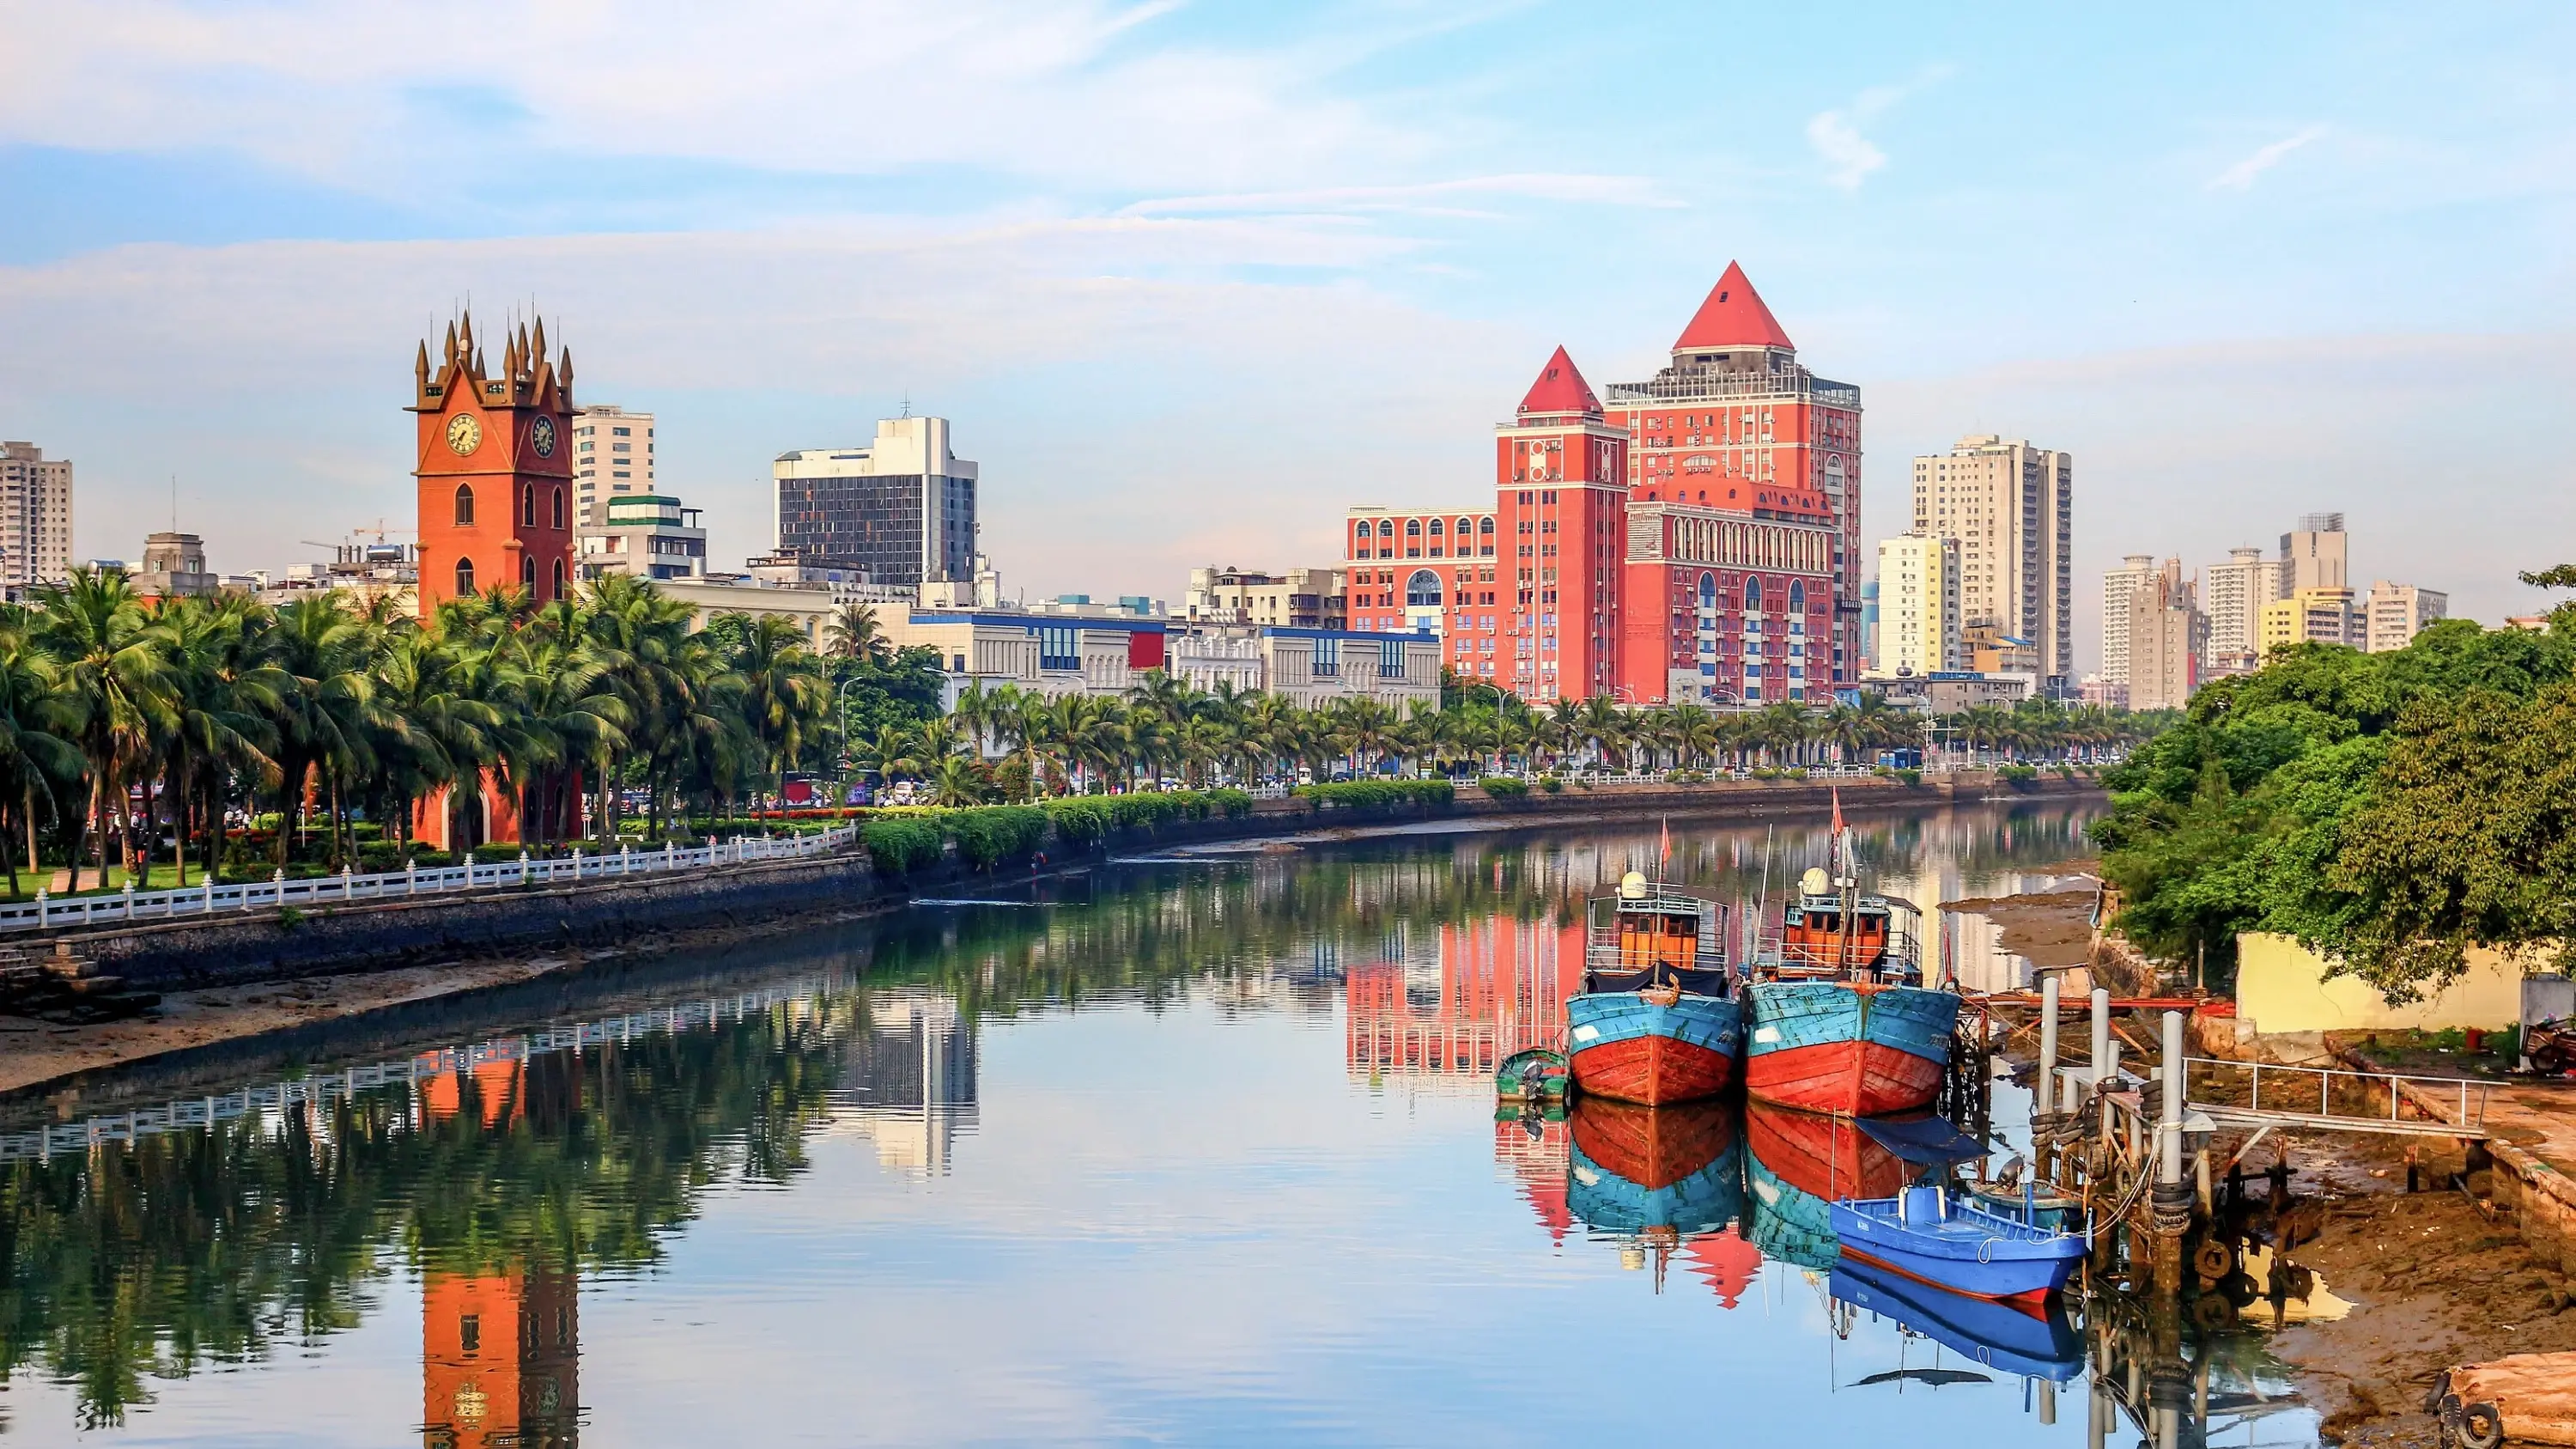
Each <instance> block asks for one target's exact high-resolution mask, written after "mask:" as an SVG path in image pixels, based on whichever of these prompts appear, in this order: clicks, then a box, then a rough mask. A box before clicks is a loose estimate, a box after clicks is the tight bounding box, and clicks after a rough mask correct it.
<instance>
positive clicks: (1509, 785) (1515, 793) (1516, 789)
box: [1476, 775, 1529, 800]
mask: <svg viewBox="0 0 2576 1449" xmlns="http://www.w3.org/2000/svg"><path fill="white" fill-rule="evenodd" d="M1476 787H1477V788H1478V789H1480V790H1483V791H1484V792H1485V793H1486V794H1488V795H1491V796H1493V797H1494V798H1495V799H1497V800H1518V799H1521V798H1523V797H1525V796H1527V795H1528V794H1529V781H1527V780H1522V779H1516V778H1514V777H1512V776H1510V775H1487V776H1485V777H1484V778H1483V779H1481V780H1478V781H1477V782H1476Z"/></svg>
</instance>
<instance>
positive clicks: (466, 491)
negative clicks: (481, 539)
mask: <svg viewBox="0 0 2576 1449" xmlns="http://www.w3.org/2000/svg"><path fill="white" fill-rule="evenodd" d="M473 521H474V488H473V486H472V485H471V484H466V483H459V484H457V485H456V524H457V527H459V528H462V527H464V526H465V525H467V524H470V523H472V522H473ZM458 567H460V568H466V567H467V566H466V565H462V564H460V565H458ZM468 571H469V572H470V571H471V570H470V569H469V570H468Z"/></svg>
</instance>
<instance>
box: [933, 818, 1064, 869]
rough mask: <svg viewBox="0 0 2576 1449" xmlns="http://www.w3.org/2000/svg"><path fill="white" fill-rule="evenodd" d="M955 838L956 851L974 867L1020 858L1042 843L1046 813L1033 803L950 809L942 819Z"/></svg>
mask: <svg viewBox="0 0 2576 1449" xmlns="http://www.w3.org/2000/svg"><path fill="white" fill-rule="evenodd" d="M942 823H943V824H945V825H946V826H947V828H948V833H949V834H951V835H953V836H955V837H956V838H957V853H958V854H959V855H962V856H964V857H965V858H966V859H967V860H968V862H970V863H971V864H973V865H974V866H975V868H976V869H978V870H991V869H992V868H993V867H994V866H996V865H999V864H1001V863H1002V862H1003V861H1006V860H1024V859H1026V858H1028V857H1029V856H1030V855H1032V854H1034V853H1035V852H1036V850H1037V848H1038V847H1039V846H1040V845H1041V844H1043V843H1045V841H1046V833H1047V813H1046V812H1045V811H1044V810H1041V809H1039V808H1038V807H1036V806H1034V805H979V806H975V807H974V808H972V809H967V810H952V811H950V812H949V813H948V817H947V819H946V820H945V821H943V822H942Z"/></svg>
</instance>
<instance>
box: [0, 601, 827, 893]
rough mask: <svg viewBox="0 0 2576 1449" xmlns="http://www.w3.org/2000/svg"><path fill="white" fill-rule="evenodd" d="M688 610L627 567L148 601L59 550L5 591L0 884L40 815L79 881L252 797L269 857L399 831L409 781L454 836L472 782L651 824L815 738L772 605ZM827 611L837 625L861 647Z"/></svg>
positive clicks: (192, 839) (13, 870)
mask: <svg viewBox="0 0 2576 1449" xmlns="http://www.w3.org/2000/svg"><path fill="white" fill-rule="evenodd" d="M691 617H692V616H691V612H690V610H689V608H688V606H686V605H684V604H681V603H679V602H677V601H675V600H672V599H670V598H667V597H665V596H664V595H662V594H661V593H659V592H658V591H657V590H656V589H654V588H653V586H652V585H651V584H650V583H649V582H642V581H637V580H634V579H629V578H623V577H613V578H609V579H604V580H602V581H601V582H600V583H599V584H597V585H596V586H595V587H593V588H592V589H591V590H590V591H589V592H588V593H587V594H585V596H584V597H583V598H582V599H580V600H579V601H578V602H575V601H570V600H561V601H557V602H554V603H550V604H546V605H543V606H537V605H534V604H532V603H531V602H530V601H529V599H528V598H527V596H526V595H525V594H523V593H521V592H519V591H517V590H515V589H509V588H495V589H493V590H492V591H491V592H489V593H485V594H480V595H472V596H468V597H465V598H461V599H456V600H453V601H450V602H447V603H444V604H442V605H440V606H439V607H438V609H437V610H436V611H435V613H434V614H433V616H432V617H431V618H429V619H428V620H426V621H423V620H420V619H418V618H416V617H414V616H413V614H412V612H411V609H410V604H409V601H408V599H407V598H404V597H401V596H394V597H387V598H380V599H377V600H374V601H373V602H371V603H369V604H367V605H364V606H356V605H352V604H350V603H348V602H345V601H344V600H343V598H342V597H341V596H339V595H337V594H334V593H329V592H323V593H317V594H315V595H314V596H312V597H310V598H305V599H299V600H296V601H294V602H291V603H287V604H284V605H282V606H277V607H270V606H268V605H266V604H263V603H261V602H259V601H258V600H256V599H255V598H252V597H250V596H248V595H244V594H238V593H228V594H221V595H215V596H211V597H205V598H177V599H169V600H147V599H145V598H143V597H141V596H140V595H138V594H137V593H136V592H135V591H134V589H133V587H132V586H131V584H130V583H129V582H128V581H127V580H126V579H125V577H124V576H123V575H121V574H119V573H116V572H114V571H106V572H91V571H88V570H75V571H74V572H73V574H72V576H71V577H70V579H69V580H68V581H67V582H65V583H62V584H59V585H55V586H51V587H47V588H45V589H42V590H40V591H39V592H38V593H37V595H36V597H35V599H34V601H33V602H32V603H31V604H27V605H10V606H5V607H0V816H5V817H6V819H7V823H8V824H9V825H10V826H13V827H15V828H14V829H12V830H10V832H9V838H10V840H11V846H12V848H9V849H6V850H0V858H5V859H6V861H7V864H8V875H9V879H10V888H11V889H12V890H13V891H14V890H16V889H17V888H18V881H17V873H18V865H19V862H20V859H21V858H22V856H23V859H24V862H25V864H26V866H27V867H28V868H29V869H30V870H34V869H37V868H38V861H39V859H40V858H41V856H42V854H43V853H44V852H42V851H41V850H40V844H39V837H40V835H41V834H42V833H43V832H45V831H47V830H50V831H52V832H53V834H54V837H55V839H56V841H57V843H58V855H57V858H67V859H68V860H69V861H70V863H71V871H72V874H71V881H70V884H71V887H72V888H73V889H79V888H80V886H81V872H82V868H83V866H84V864H88V865H90V866H92V867H93V868H94V875H93V882H94V883H96V884H104V883H105V882H106V880H107V878H108V871H109V865H110V861H111V859H119V860H121V861H122V863H123V865H124V868H125V869H126V871H127V872H128V874H129V877H131V876H133V875H136V874H138V873H141V872H144V871H147V870H148V869H149V868H150V864H151V857H152V855H153V853H154V851H155V848H156V843H157V842H158V841H159V840H160V838H161V836H162V833H163V830H164V829H167V831H168V832H169V834H170V836H171V837H172V838H173V841H174V845H173V856H174V861H173V863H174V864H175V865H176V866H177V868H178V873H179V875H180V876H181V877H183V878H184V875H185V872H186V868H187V864H188V861H189V858H190V856H191V855H192V854H193V855H194V856H195V857H196V858H197V860H198V861H199V863H200V864H207V863H214V864H218V865H220V863H221V862H222V860H223V856H224V853H225V850H224V847H225V843H226V838H227V837H226V830H227V825H228V823H230V822H234V821H237V820H240V819H242V818H243V817H247V816H251V815H253V814H254V813H255V812H258V811H260V810H262V809H265V810H267V811H270V812H273V813H274V814H275V816H276V817H277V827H276V831H275V839H274V841H273V842H272V843H271V849H272V850H273V852H274V857H275V860H276V862H277V864H278V865H280V866H283V865H284V864H285V863H286V861H287V860H288V858H289V837H290V836H297V837H301V838H304V839H307V840H310V839H311V837H312V835H313V834H314V833H315V832H321V833H324V834H326V835H327V843H328V853H329V857H330V860H331V862H332V863H333V864H334V865H335V866H336V865H337V864H339V863H340V862H341V861H342V860H343V859H345V858H346V857H347V856H348V855H349V854H350V853H352V852H353V850H354V848H355V845H356V831H355V830H354V828H353V826H354V824H355V822H357V821H358V820H360V819H362V818H363V819H366V820H373V821H378V822H382V829H383V832H384V834H385V836H386V837H387V838H389V839H393V840H396V841H398V842H407V841H408V838H409V829H410V825H411V822H412V819H413V815H414V811H415V808H416V807H419V806H420V805H421V804H422V802H424V801H435V800H440V799H443V800H445V801H446V802H447V805H448V808H449V809H450V810H452V811H453V812H455V813H454V816H453V817H452V819H453V822H454V833H455V834H456V835H459V836H462V837H463V838H467V839H471V838H473V837H474V836H475V835H476V834H477V833H478V831H479V828H480V826H481V823H482V811H483V808H484V804H483V801H484V797H485V794H486V789H487V786H488V788H489V791H490V792H491V793H492V794H493V795H495V796H496V797H497V798H498V799H499V800H500V801H501V803H502V805H503V808H506V809H509V810H512V811H515V812H516V813H517V815H518V817H519V819H520V828H521V833H522V836H523V838H525V839H528V840H532V841H540V842H542V841H549V840H563V839H570V838H573V837H575V836H577V835H579V834H581V833H582V832H583V831H584V830H585V828H588V829H595V830H597V831H598V832H600V833H601V834H602V835H603V837H605V835H606V834H607V833H609V832H611V831H613V830H614V829H615V828H616V816H617V798H616V788H615V787H616V786H617V785H619V784H620V783H624V784H626V785H629V786H638V787H641V788H643V789H645V790H646V791H648V792H649V807H648V808H649V811H650V814H651V818H652V819H653V821H654V823H655V824H656V825H657V826H667V823H668V821H669V820H670V818H671V813H672V811H673V810H674V809H676V808H679V807H681V806H684V805H686V806H707V807H710V808H711V807H712V806H714V805H715V804H717V803H719V802H725V801H731V800H734V799H737V798H739V796H740V795H741V794H742V792H743V791H744V790H745V789H746V788H747V787H751V788H756V787H757V786H758V785H759V784H760V783H761V782H763V781H767V780H774V779H776V777H777V776H778V774H779V772H780V771H782V770H784V769H788V768H792V767H794V765H795V764H796V763H797V762H798V759H799V757H800V756H801V755H803V754H805V753H806V752H808V751H809V750H812V749H813V748H815V747H816V746H818V745H819V744H821V743H823V742H824V741H823V737H824V734H825V732H826V731H828V729H829V723H830V721H829V714H830V709H829V701H830V693H831V691H830V687H829V684H828V682H827V665H828V661H825V660H823V659H819V658H817V657H816V656H815V655H814V654H813V653H812V652H811V651H810V650H808V649H807V648H806V643H805V638H804V636H803V634H802V633H801V632H800V631H799V630H798V629H797V628H796V626H795V625H794V624H793V623H791V622H790V621H787V620H784V619H778V618H746V617H743V616H738V615H737V616H730V617H720V618H719V619H718V620H717V621H715V623H713V624H711V626H710V627H709V628H708V629H706V630H704V631H697V632H693V631H692V628H691ZM847 622H848V621H845V623H844V626H843V627H842V628H840V629H838V630H836V633H835V642H836V644H838V645H839V646H840V647H842V648H844V649H858V648H866V647H871V646H870V641H868V640H864V639H852V638H850V637H848V634H847ZM594 791H595V792H596V799H595V800H592V799H588V798H586V796H587V795H588V794H589V793H590V792H594ZM586 806H587V807H588V808H585V807H586ZM19 846H23V850H21V849H19V848H16V847H19Z"/></svg>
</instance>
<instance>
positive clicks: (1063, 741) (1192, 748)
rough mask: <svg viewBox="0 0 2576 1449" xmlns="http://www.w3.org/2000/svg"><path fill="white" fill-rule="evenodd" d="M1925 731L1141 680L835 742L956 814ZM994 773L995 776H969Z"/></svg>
mask: <svg viewBox="0 0 2576 1449" xmlns="http://www.w3.org/2000/svg"><path fill="white" fill-rule="evenodd" d="M1926 723H1927V722H1926V721H1925V720H1924V719H1923V718H1921V717H1920V716H1916V715H1912V714H1908V713H1906V712H1904V711H1902V710H1899V709H1897V708H1895V707H1894V706H1892V705H1890V704H1889V703H1888V702H1887V701H1886V699H1884V698H1883V697H1882V696H1880V695H1877V694H1874V693H1870V694H1862V695H1860V696H1859V697H1858V702H1857V703H1851V704H1837V705H1835V706H1833V707H1831V708H1821V709H1818V708H1808V707H1804V706H1800V705H1796V704H1790V703H1785V702H1784V703H1779V704H1773V705H1770V706H1768V707H1765V708H1762V709H1758V710H1749V711H1714V710H1709V709H1704V708H1701V707H1699V706H1696V705H1687V704H1685V705H1678V706H1675V707H1672V708H1669V709H1629V708H1625V707H1623V706H1621V705H1620V704H1619V703H1618V702H1617V701H1615V700H1613V699H1611V698H1608V697H1606V696H1604V697H1599V698H1594V699H1589V700H1559V701H1557V702H1555V703H1554V704H1553V705H1551V706H1548V707H1546V708H1539V707H1535V706H1532V705H1530V704H1528V703H1526V702H1524V701H1522V700H1520V699H1518V698H1515V697H1513V696H1509V695H1502V694H1499V693H1495V692H1492V691H1490V690H1489V691H1488V694H1486V695H1475V694H1472V693H1470V694H1466V695H1463V696H1458V695H1455V694H1453V699H1452V702H1451V703H1450V704H1449V706H1448V707H1446V708H1440V707H1434V706H1431V705H1429V704H1428V703H1427V702H1420V701H1417V702H1415V703H1414V704H1412V705H1411V706H1409V707H1407V708H1405V709H1403V710H1401V711H1399V710H1397V709H1395V708H1392V707H1390V706H1388V705H1386V704H1384V703H1381V702H1379V701H1377V700H1374V699H1369V698H1350V699H1342V700H1335V701H1332V702H1330V703H1328V704H1325V705H1322V706H1320V707H1317V708H1311V709H1309V708H1302V707H1300V706H1298V705H1297V704H1295V703H1294V702H1292V701H1290V700H1289V699H1287V698H1284V697H1282V696H1279V695H1273V694H1263V693H1257V692H1238V691H1237V690H1235V689H1234V688H1233V687H1232V686H1231V685H1229V684H1227V683H1223V682H1220V683H1219V684H1218V685H1217V686H1216V688H1214V689H1212V690H1202V689H1199V688H1196V687H1194V686H1193V685H1192V684H1191V683H1189V682H1188V681H1187V680H1184V679H1180V678H1177V677H1174V676H1172V675H1169V674H1166V673H1164V672H1162V671H1160V670H1154V671H1148V672H1147V673H1146V674H1145V675H1144V677H1143V679H1142V680H1141V682H1139V683H1138V684H1137V685H1136V686H1135V687H1134V688H1133V689H1131V690H1130V691H1129V692H1128V693H1127V695H1126V696H1125V697H1123V698H1116V697H1109V696H1100V695H1061V696H1052V697H1050V696H1047V695H1042V694H1037V693H1032V692H1027V691H1023V690H1020V689H1017V688H1014V687H1012V686H1008V685H1004V686H1001V687H998V688H987V687H985V686H983V685H981V684H973V685H969V686H968V687H967V688H966V689H965V690H964V691H963V693H962V694H961V695H960V696H959V698H958V699H957V702H956V705H955V707H954V709H953V711H952V712H951V713H949V714H948V715H947V716H946V717H945V718H943V719H939V720H934V721H931V722H928V723H927V724H924V725H921V726H919V727H917V728H904V727H901V726H894V725H888V726H884V727H881V728H880V729H879V730H877V731H876V732H875V734H874V735H872V736H870V737H867V738H863V739H859V740H856V741H853V749H852V763H853V764H854V765H856V766H857V767H859V768H860V769H863V770H866V771H868V772H870V773H873V774H875V775H877V776H878V777H879V778H881V779H885V780H898V779H912V780H918V781H920V782H922V784H923V785H924V786H925V787H926V792H927V794H928V795H929V797H930V798H931V799H932V800H933V801H934V802H935V803H940V804H963V803H971V802H973V801H975V800H980V799H988V798H994V797H996V796H1004V797H1009V798H1033V797H1036V796H1039V795H1042V794H1062V793H1067V792H1080V791H1084V790H1089V789H1103V788H1132V787H1133V786H1134V785H1136V784H1137V783H1138V782H1139V781H1140V780H1155V779H1173V778H1177V779H1179V780H1181V781H1183V782H1184V783H1186V784H1189V785H1191V786H1204V785H1208V784H1213V783H1220V782H1224V783H1235V784H1259V783H1264V782H1269V781H1276V780H1282V779H1286V778H1291V777H1296V776H1300V775H1304V776H1311V777H1313V778H1316V779H1323V778H1328V777H1329V776H1330V775H1332V774H1336V773H1342V772H1349V773H1353V774H1367V773H1372V772H1380V771H1393V772H1396V773H1417V772H1423V771H1433V772H1457V771H1460V770H1466V769H1473V770H1477V771H1490V772H1495V773H1506V772H1523V773H1529V772H1541V771H1556V770H1565V769H1576V768H1600V769H1608V770H1614V771H1628V772H1633V771H1661V770H1669V769H1759V768H1765V767H1772V768H1795V767H1800V766H1806V765H1813V764H1819V763H1824V762H1826V761H1829V760H1831V761H1862V760H1868V759H1871V758H1874V757H1875V756H1876V755H1877V754H1878V753H1879V752H1881V751H1886V750H1896V749H1909V748H1919V747H1921V746H1923V745H1924V744H1925V743H1926V737H1927V729H1926ZM2152 725H2153V721H2150V720H2146V719H2143V718H2140V717H2132V716H2129V715H2126V714H2121V713H2116V712H2113V711H2108V710H2102V709H2095V708H2067V707H2061V706H2057V705H2052V704H2048V703H2045V702H2034V703H2030V704H2025V705H2024V706H2022V707H2020V708H2016V709H2003V708H1998V707H1992V706H1987V707H1980V708H1977V709H1972V710H1968V711H1966V712H1964V713H1962V714H1959V715H1955V716H1950V717H1947V718H1944V719H1942V720H1940V721H1937V722H1934V728H1933V730H1932V731H1929V733H1933V734H1938V735H1945V736H1947V737H1949V738H1951V739H1954V740H1956V741H1958V742H1960V743H1962V744H1965V745H1968V746H1970V747H1971V748H1974V749H1980V750H1984V751H1989V752H1993V753H1996V754H2000V755H2004V756H2006V757H2009V758H2014V759H2028V760H2057V761H2075V760H2085V759H2094V758H2099V757H2101V756H2102V755H2104V754H2106V753H2108V752H2111V751H2115V750H2118V749H2121V748H2123V747H2125V746H2127V745H2129V744H2131V743H2134V742H2135V741H2136V740H2138V739H2140V738H2143V737H2144V735H2145V734H2146V733H2148V732H2150V731H2151V729H2152ZM996 755H998V756H999V761H1000V766H999V769H998V770H995V769H989V768H987V767H986V765H985V763H984V761H985V759H986V758H987V757H988V756H996Z"/></svg>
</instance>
